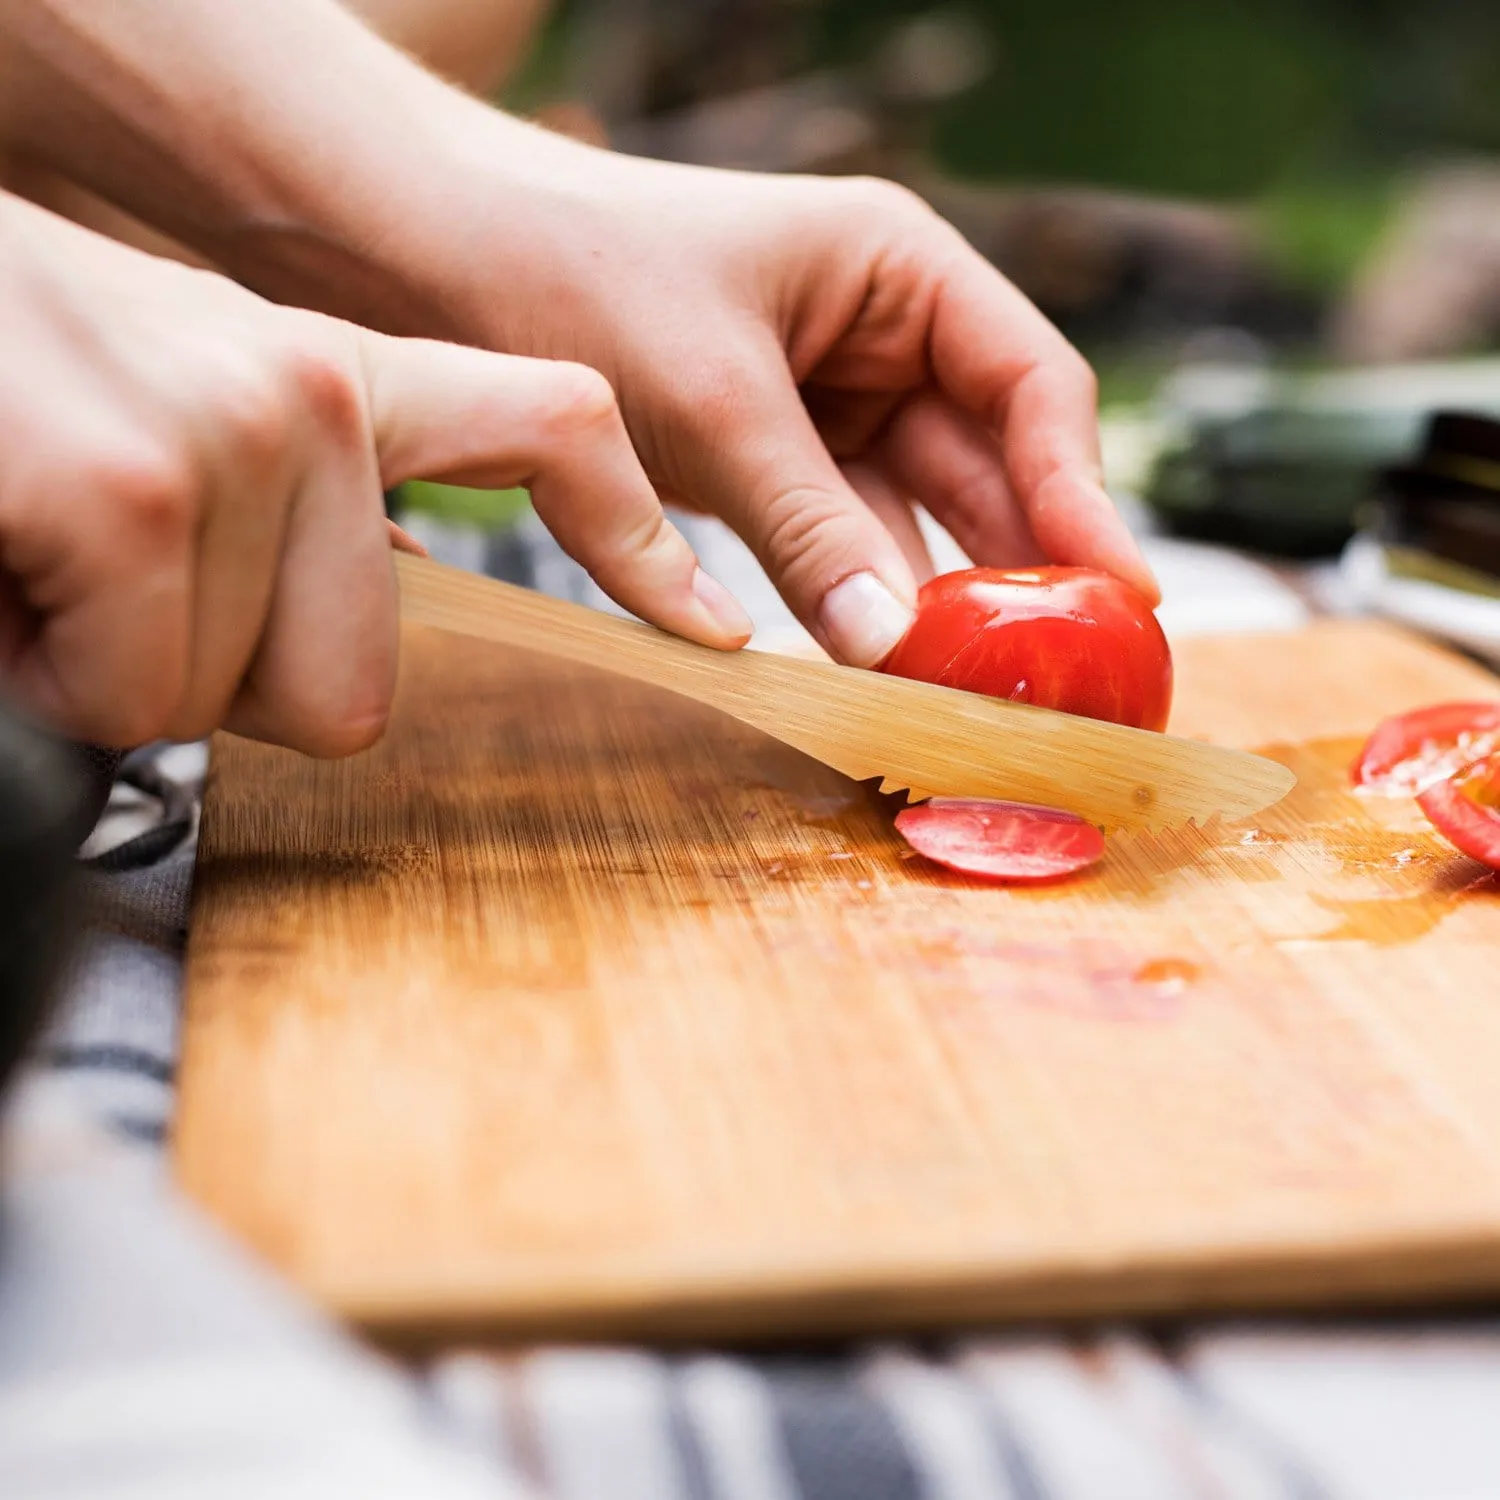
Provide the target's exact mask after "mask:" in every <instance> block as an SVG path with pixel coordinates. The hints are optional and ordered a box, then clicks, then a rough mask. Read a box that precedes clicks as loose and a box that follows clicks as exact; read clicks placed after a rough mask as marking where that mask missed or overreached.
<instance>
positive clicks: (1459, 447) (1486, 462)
mask: <svg viewBox="0 0 1500 1500" xmlns="http://www.w3.org/2000/svg"><path fill="white" fill-rule="evenodd" d="M1366 524H1367V527H1368V529H1369V530H1370V532H1371V534H1372V535H1374V536H1375V537H1376V539H1377V540H1378V541H1379V542H1380V543H1381V544H1382V545H1383V546H1384V547H1385V548H1386V549H1387V554H1388V558H1389V559H1390V561H1391V563H1392V564H1393V565H1394V566H1395V568H1396V569H1397V571H1399V572H1400V573H1402V574H1403V575H1404V576H1407V577H1423V578H1426V579H1428V580H1429V581H1431V582H1441V583H1449V584H1454V585H1458V586H1466V587H1468V588H1470V589H1478V590H1481V591H1483V592H1488V593H1492V594H1496V595H1500V422H1497V421H1495V420H1493V419H1492V418H1489V417H1484V416H1477V415H1474V414H1472V413H1467V412H1439V413H1438V414H1437V415H1436V416H1435V417H1434V418H1433V420H1432V423H1431V425H1430V427H1429V428H1428V431H1427V437H1426V440H1425V442H1424V443H1423V445H1422V450H1421V452H1420V453H1418V454H1417V455H1416V457H1415V458H1414V459H1413V460H1412V461H1411V462H1410V463H1406V464H1399V465H1395V466H1392V467H1391V468H1388V469H1386V470H1384V471H1383V472H1382V473H1381V475H1380V478H1379V481H1378V483H1377V485H1376V488H1375V492H1374V496H1373V499H1372V501H1371V504H1370V507H1369V510H1368V512H1367V513H1366Z"/></svg>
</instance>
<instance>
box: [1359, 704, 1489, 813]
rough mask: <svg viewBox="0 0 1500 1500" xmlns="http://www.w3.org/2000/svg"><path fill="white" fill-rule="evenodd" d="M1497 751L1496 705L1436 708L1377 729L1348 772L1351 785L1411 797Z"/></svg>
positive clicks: (1399, 717) (1421, 711) (1406, 715)
mask: <svg viewBox="0 0 1500 1500" xmlns="http://www.w3.org/2000/svg"><path fill="white" fill-rule="evenodd" d="M1497 752H1500V703H1439V704H1437V705H1436V706H1435V707H1433V708H1419V709H1417V710H1415V711H1414V712H1412V713H1409V714H1397V715H1396V717H1395V718H1393V719H1387V720H1386V721H1385V722H1384V723H1383V724H1380V725H1378V726H1377V727H1376V730H1375V733H1374V734H1372V735H1371V736H1370V738H1369V739H1368V740H1366V741H1365V748H1364V749H1363V750H1361V751H1360V754H1359V759H1358V760H1357V761H1355V763H1354V765H1353V766H1352V767H1351V768H1350V774H1351V775H1352V776H1353V778H1354V784H1355V785H1356V786H1359V787H1363V788H1364V789H1365V790H1366V791H1369V792H1377V793H1379V794H1380V795H1381V796H1385V797H1416V796H1420V795H1421V793H1423V792H1425V791H1426V790H1427V789H1428V788H1429V787H1433V786H1436V785H1437V784H1438V783H1439V782H1443V781H1448V780H1450V779H1451V778H1452V777H1454V776H1457V775H1458V774H1459V773H1460V772H1461V771H1466V770H1467V769H1468V768H1469V767H1470V766H1472V765H1474V764H1475V763H1476V762H1478V761H1481V760H1484V759H1485V758H1486V757H1487V756H1490V755H1494V754H1495V753H1497Z"/></svg>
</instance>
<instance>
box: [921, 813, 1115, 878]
mask: <svg viewBox="0 0 1500 1500" xmlns="http://www.w3.org/2000/svg"><path fill="white" fill-rule="evenodd" d="M896 827H897V829H898V830H899V831H900V832H901V834H902V836H903V837H904V838H905V839H906V841H907V843H909V844H910V845H911V846H912V848H913V849H915V850H916V851H917V853H918V854H923V855H926V857H927V858H928V859H930V860H933V861H935V862H936V863H937V864H940V865H946V866H947V867H948V868H949V869H950V870H960V871H962V872H963V873H964V874H965V875H978V876H981V877H982V878H984V879H987V880H1003V881H1009V882H1011V883H1014V884H1018V885H1035V884H1037V883H1039V882H1040V881H1044V880H1058V879H1060V878H1061V877H1062V876H1064V875H1072V874H1073V873H1074V872H1075V871H1077V870H1082V869H1085V868H1087V866H1089V865H1091V864H1093V863H1095V861H1097V860H1098V859H1099V858H1100V856H1101V855H1102V854H1103V853H1104V835H1103V834H1102V833H1100V832H1099V830H1098V829H1097V828H1095V827H1094V826H1093V825H1092V824H1090V823H1085V822H1084V821H1083V819H1082V818H1075V817H1074V816H1073V814H1072V813H1068V812H1058V811H1056V810H1055V809H1054V808H1050V807H1029V806H1027V804H1025V803H1024V802H981V801H973V800H970V799H968V798H963V797H934V798H933V799H932V801H930V802H922V803H919V804H918V805H917V806H916V807H905V808H902V810H901V811H900V812H898V813H897V814H896Z"/></svg>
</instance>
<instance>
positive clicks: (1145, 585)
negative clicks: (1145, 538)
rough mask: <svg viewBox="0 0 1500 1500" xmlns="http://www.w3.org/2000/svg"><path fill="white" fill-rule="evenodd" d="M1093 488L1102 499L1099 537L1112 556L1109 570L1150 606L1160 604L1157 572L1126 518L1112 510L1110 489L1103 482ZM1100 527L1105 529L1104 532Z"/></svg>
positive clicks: (1113, 505)
mask: <svg viewBox="0 0 1500 1500" xmlns="http://www.w3.org/2000/svg"><path fill="white" fill-rule="evenodd" d="M1096 488H1097V489H1098V491H1099V498H1100V500H1101V501H1102V502H1103V503H1102V505H1101V506H1100V508H1099V517H1100V523H1101V532H1102V534H1101V536H1100V538H1099V540H1100V541H1101V542H1102V543H1104V544H1105V545H1106V546H1107V548H1108V550H1109V551H1110V552H1111V553H1112V554H1113V558H1114V564H1113V566H1112V567H1111V568H1110V570H1109V571H1110V572H1111V573H1113V574H1114V575H1115V577H1116V578H1120V579H1123V580H1124V581H1125V582H1126V583H1128V584H1130V585H1131V587H1132V588H1135V589H1138V590H1139V591H1140V592H1141V593H1143V594H1144V595H1145V596H1146V598H1147V599H1149V600H1150V601H1151V603H1152V604H1153V605H1155V604H1160V603H1161V585H1160V584H1159V583H1158V582H1157V581H1156V574H1155V573H1153V572H1152V571H1151V564H1150V563H1148V562H1147V561H1146V557H1145V554H1144V553H1143V552H1142V551H1141V544H1140V543H1139V542H1138V541H1137V540H1136V538H1135V533H1134V532H1132V531H1131V529H1130V528H1129V527H1128V526H1127V525H1126V524H1125V517H1124V516H1122V515H1121V514H1120V512H1119V511H1118V510H1116V509H1115V503H1114V501H1113V500H1111V499H1110V497H1109V492H1108V491H1107V490H1106V489H1105V488H1104V487H1103V486H1102V485H1099V486H1096ZM1102 528H1108V530H1107V531H1103V530H1102Z"/></svg>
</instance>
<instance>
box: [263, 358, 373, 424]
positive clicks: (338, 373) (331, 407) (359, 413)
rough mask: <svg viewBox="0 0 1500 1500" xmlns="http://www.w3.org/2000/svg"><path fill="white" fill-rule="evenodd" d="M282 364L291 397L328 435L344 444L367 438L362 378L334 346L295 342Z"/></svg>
mask: <svg viewBox="0 0 1500 1500" xmlns="http://www.w3.org/2000/svg"><path fill="white" fill-rule="evenodd" d="M282 365H283V370H284V378H285V381H286V388H287V390H288V391H289V392H290V394H291V399H292V400H293V401H295V402H296V404H297V406H298V408H299V409H300V410H302V411H305V412H306V413H307V414H308V415H309V416H310V417H311V418H312V420H313V421H314V422H315V423H317V425H318V427H319V428H320V429H321V430H322V432H323V433H324V434H325V435H326V436H327V437H329V438H331V439H332V440H333V441H335V442H336V443H338V444H339V445H340V446H341V447H344V448H354V447H357V446H359V445H362V444H363V443H364V442H365V441H366V421H365V403H364V395H363V392H362V390H361V388H360V384H359V381H358V379H357V378H356V376H355V374H354V373H353V372H352V371H351V370H349V369H348V368H346V366H345V365H344V364H343V362H341V361H340V360H339V359H338V358H337V356H336V355H335V354H334V353H333V352H332V351H331V350H326V349H321V348H316V347H312V346H309V345H307V344H298V343H294V344H292V345H290V346H289V347H288V348H287V349H286V351H285V352H284V354H283V356H282Z"/></svg>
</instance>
